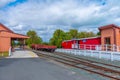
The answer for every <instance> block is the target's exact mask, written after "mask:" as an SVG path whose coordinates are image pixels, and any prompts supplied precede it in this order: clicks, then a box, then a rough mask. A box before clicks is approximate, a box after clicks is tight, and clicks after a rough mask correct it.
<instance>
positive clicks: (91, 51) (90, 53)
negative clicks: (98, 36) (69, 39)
mask: <svg viewBox="0 0 120 80" xmlns="http://www.w3.org/2000/svg"><path fill="white" fill-rule="evenodd" d="M90 56H92V45H90Z"/></svg>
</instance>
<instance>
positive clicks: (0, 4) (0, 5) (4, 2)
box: [0, 0, 16, 7]
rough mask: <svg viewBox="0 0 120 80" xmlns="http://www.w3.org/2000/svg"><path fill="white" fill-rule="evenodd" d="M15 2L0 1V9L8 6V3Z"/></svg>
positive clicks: (9, 0) (12, 0) (10, 0)
mask: <svg viewBox="0 0 120 80" xmlns="http://www.w3.org/2000/svg"><path fill="white" fill-rule="evenodd" d="M14 1H16V0H0V7H3V6H5V5H7V4H9V3H10V2H14Z"/></svg>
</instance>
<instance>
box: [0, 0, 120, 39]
mask: <svg viewBox="0 0 120 80" xmlns="http://www.w3.org/2000/svg"><path fill="white" fill-rule="evenodd" d="M0 23H3V24H4V25H6V26H7V27H9V28H10V29H11V30H13V31H14V32H17V33H22V34H26V32H27V31H28V30H36V32H37V33H38V35H39V36H40V37H42V38H43V40H44V41H49V39H50V38H51V36H52V34H53V32H54V31H55V30H56V29H62V30H64V31H68V30H69V29H78V30H79V31H93V32H97V31H98V30H97V28H98V27H100V26H103V25H107V24H116V25H119V26H120V0H0Z"/></svg>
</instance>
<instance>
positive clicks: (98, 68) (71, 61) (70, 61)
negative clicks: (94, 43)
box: [34, 51, 120, 80]
mask: <svg viewBox="0 0 120 80" xmlns="http://www.w3.org/2000/svg"><path fill="white" fill-rule="evenodd" d="M34 52H36V53H37V54H38V55H39V56H43V57H47V58H49V59H52V60H55V61H57V62H61V63H63V64H66V65H69V66H72V67H75V68H79V69H83V70H86V71H89V72H92V73H96V74H99V75H102V76H104V77H108V78H111V79H115V80H120V78H118V77H115V76H112V75H108V74H105V71H107V72H110V73H111V74H113V73H114V74H120V72H119V71H116V70H112V69H109V68H105V67H102V66H98V65H95V64H90V63H88V62H85V61H80V60H77V59H73V58H70V57H67V56H64V57H63V56H62V55H59V56H58V55H57V56H54V55H53V54H52V55H50V54H47V53H46V54H39V53H41V52H39V51H34ZM61 56H62V57H61ZM78 63H79V64H80V65H84V67H80V66H79V65H76V64H78ZM85 66H86V67H87V68H88V67H92V68H93V69H94V68H95V69H96V70H93V69H90V68H88V69H87V68H86V67H85ZM101 70H103V72H101Z"/></svg>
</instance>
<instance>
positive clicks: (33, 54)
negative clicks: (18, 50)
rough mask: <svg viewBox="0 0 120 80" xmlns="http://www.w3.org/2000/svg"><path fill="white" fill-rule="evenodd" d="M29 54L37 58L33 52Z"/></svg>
mask: <svg viewBox="0 0 120 80" xmlns="http://www.w3.org/2000/svg"><path fill="white" fill-rule="evenodd" d="M29 54H30V55H31V56H32V57H37V55H36V54H35V53H33V52H29Z"/></svg>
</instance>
